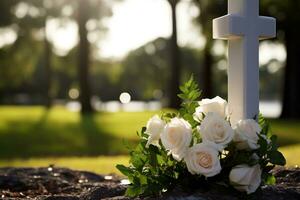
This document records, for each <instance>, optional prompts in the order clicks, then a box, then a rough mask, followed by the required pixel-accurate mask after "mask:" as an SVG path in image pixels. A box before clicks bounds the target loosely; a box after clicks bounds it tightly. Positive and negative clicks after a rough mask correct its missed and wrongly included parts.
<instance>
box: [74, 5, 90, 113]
mask: <svg viewBox="0 0 300 200" xmlns="http://www.w3.org/2000/svg"><path fill="white" fill-rule="evenodd" d="M88 5H89V2H88V1H85V0H79V1H78V18H77V23H78V31H79V32H78V33H79V51H78V59H79V60H78V78H79V87H80V102H81V112H82V113H91V112H92V111H93V108H92V105H91V88H90V83H89V68H90V58H89V56H90V46H89V42H88V39H87V34H88V32H87V29H86V24H87V21H88V18H89V17H88V13H89V10H88V8H89V6H88Z"/></svg>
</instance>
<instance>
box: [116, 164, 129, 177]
mask: <svg viewBox="0 0 300 200" xmlns="http://www.w3.org/2000/svg"><path fill="white" fill-rule="evenodd" d="M116 168H117V169H118V170H119V171H120V172H121V173H122V174H124V175H125V176H130V175H131V174H132V173H133V172H132V170H131V169H130V168H129V167H126V166H124V165H117V166H116Z"/></svg>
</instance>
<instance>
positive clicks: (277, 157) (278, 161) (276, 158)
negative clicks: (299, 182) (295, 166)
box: [268, 151, 286, 166]
mask: <svg viewBox="0 0 300 200" xmlns="http://www.w3.org/2000/svg"><path fill="white" fill-rule="evenodd" d="M268 158H269V159H270V162H271V163H272V164H274V165H282V166H284V165H285V164H286V160H285V158H284V156H283V155H282V153H281V152H279V151H269V152H268Z"/></svg>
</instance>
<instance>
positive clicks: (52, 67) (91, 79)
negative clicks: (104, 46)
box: [0, 0, 300, 118]
mask: <svg viewBox="0 0 300 200" xmlns="http://www.w3.org/2000/svg"><path fill="white" fill-rule="evenodd" d="M115 1H117V0H115ZM115 1H107V0H1V1H0V15H1V17H0V34H5V32H10V33H11V35H13V36H14V37H15V41H13V42H11V43H8V44H5V43H4V44H3V45H1V42H0V76H1V77H0V103H2V104H4V103H10V102H13V101H14V98H15V97H18V98H19V99H22V95H20V94H26V95H27V96H29V97H30V103H33V104H40V103H43V104H44V105H45V106H47V107H50V106H51V104H52V102H53V100H54V99H69V98H70V96H69V94H68V92H69V90H70V89H72V88H77V89H79V91H80V96H79V100H80V102H81V105H82V112H83V113H86V112H92V111H93V109H92V106H91V98H92V96H97V97H99V98H100V99H101V100H102V101H108V100H116V99H117V98H118V97H119V94H120V93H121V92H123V91H128V92H129V93H130V94H131V95H132V97H133V99H137V100H153V99H156V100H161V101H163V102H164V105H168V106H170V107H178V105H179V104H180V101H179V99H178V98H177V96H176V95H177V93H178V86H179V84H180V83H181V82H183V81H184V80H186V79H187V78H188V77H189V76H190V74H191V73H193V74H194V75H195V77H197V79H198V81H199V84H200V86H201V89H202V91H203V93H202V94H203V97H212V96H214V95H216V94H218V95H222V96H223V97H226V93H227V76H226V73H227V71H226V57H225V55H223V54H222V55H220V54H217V53H214V48H215V47H216V45H217V44H218V45H220V41H214V40H212V19H213V18H216V17H219V16H221V15H224V14H226V12H227V0H191V1H190V2H191V4H192V5H193V6H196V7H197V8H198V9H199V15H198V16H197V17H195V19H194V22H195V23H194V24H195V25H196V26H198V27H199V29H200V30H201V31H202V34H203V35H204V37H205V38H206V42H205V45H204V48H203V49H194V48H190V47H180V46H179V45H178V42H177V40H178V39H177V38H178V37H177V18H176V16H177V13H176V8H177V5H178V4H179V3H180V2H181V1H180V0H162V1H167V2H168V3H169V5H170V9H171V11H172V12H171V13H172V16H171V17H172V34H171V37H170V38H168V39H166V38H157V39H156V40H154V41H151V42H149V43H147V44H145V45H143V46H141V47H140V48H138V49H136V50H134V51H132V52H130V53H129V54H128V56H127V57H126V58H124V60H122V61H115V60H101V59H99V57H97V56H96V55H95V52H96V51H95V50H96V49H97V48H98V47H97V45H96V41H101V40H102V39H103V38H104V35H105V32H106V30H107V29H106V27H105V25H104V19H106V18H108V17H110V16H111V15H112V14H113V13H112V2H115ZM120 1H121V0H120ZM299 8H300V5H299V2H298V1H294V0H286V1H280V0H272V1H271V0H261V10H262V14H265V15H271V16H274V17H276V18H277V21H278V39H279V41H280V42H281V43H282V44H284V46H285V48H286V50H287V60H286V67H285V68H278V70H270V69H271V68H272V66H276V65H283V64H282V63H278V62H279V61H277V60H271V61H270V62H269V63H267V64H265V65H264V66H261V89H262V92H261V96H262V98H263V99H279V98H281V96H282V98H283V102H284V103H283V105H284V106H283V113H282V117H285V118H299V117H300V104H297V100H298V99H300V96H299V95H300V93H299V92H298V91H297V83H298V80H297V77H296V76H297V75H298V74H300V73H299V70H300V68H299V67H298V66H297V63H298V62H297V61H298V59H297V56H298V52H299V50H298V48H297V47H298V43H299V42H297V41H298V40H297V38H296V36H297V35H298V29H297V27H294V25H295V24H296V23H297V22H299V21H300V15H298V14H297V13H298V12H297V10H298V9H299ZM53 19H55V20H57V21H58V22H59V24H60V26H62V27H63V26H66V25H68V24H69V23H70V22H73V23H76V24H77V27H78V44H77V45H76V46H75V47H74V48H73V49H72V50H71V51H69V52H68V53H67V54H66V55H60V54H58V53H56V52H55V49H54V47H53V42H52V41H50V38H49V37H48V36H47V23H48V22H49V21H50V20H53ZM88 24H89V26H88ZM120 34H121V33H120ZM90 35H93V36H96V37H89V36H90ZM91 38H93V39H91ZM221 45H226V44H225V43H222V42H221ZM283 74H284V77H282V76H283ZM282 79H284V87H281V85H283V84H281V80H282ZM278 90H281V91H280V92H281V93H280V92H278Z"/></svg>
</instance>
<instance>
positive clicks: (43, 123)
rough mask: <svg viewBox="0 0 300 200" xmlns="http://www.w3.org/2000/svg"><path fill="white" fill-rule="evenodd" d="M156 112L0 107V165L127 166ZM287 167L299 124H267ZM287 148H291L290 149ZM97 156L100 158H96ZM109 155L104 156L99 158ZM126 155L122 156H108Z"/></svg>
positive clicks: (299, 140) (298, 140)
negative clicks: (130, 147) (129, 147)
mask: <svg viewBox="0 0 300 200" xmlns="http://www.w3.org/2000/svg"><path fill="white" fill-rule="evenodd" d="M155 113H156V112H135V113H126V112H118V113H96V114H94V115H90V116H85V117H81V116H80V115H79V113H76V112H70V111H68V110H66V109H65V108H63V107H54V108H52V109H51V110H49V111H47V110H46V109H44V108H43V107H35V106H30V107H16V106H2V107H0V166H29V167H30V166H35V167H38V166H48V165H49V164H55V165H57V166H65V167H71V168H74V169H85V170H90V171H95V172H98V173H109V172H116V170H115V167H114V166H115V164H116V163H126V162H127V160H128V158H127V157H126V153H127V150H126V147H125V145H124V142H123V141H124V140H125V141H128V142H129V144H134V143H135V142H136V141H137V136H136V131H137V130H139V129H140V128H141V127H142V126H144V125H145V124H146V122H147V120H148V119H149V118H150V117H151V116H152V115H154V114H155ZM271 126H272V130H273V132H275V133H276V134H277V135H278V136H279V143H280V145H281V146H282V147H283V148H282V150H283V152H284V154H285V156H286V157H287V160H288V165H290V166H293V165H299V164H300V158H299V157H298V156H295V155H299V154H300V121H283V120H271ZM289 145H292V146H289ZM99 155H102V157H97V156H99ZM103 155H105V156H109V157H103ZM112 155H125V156H117V157H115V156H112Z"/></svg>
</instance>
